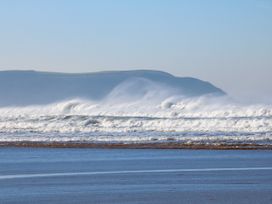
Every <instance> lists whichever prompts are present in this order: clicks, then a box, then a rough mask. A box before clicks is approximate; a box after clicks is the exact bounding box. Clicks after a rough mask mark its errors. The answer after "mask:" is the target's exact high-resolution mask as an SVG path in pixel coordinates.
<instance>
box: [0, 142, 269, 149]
mask: <svg viewBox="0 0 272 204" xmlns="http://www.w3.org/2000/svg"><path fill="white" fill-rule="evenodd" d="M0 147H47V148H48V147H51V148H109V149H121V148H122V149H207V150H209V149H210V150H272V144H265V145H260V144H243V143H236V144H235V143H234V144H213V143H210V144H202V143H190V144H188V143H180V142H154V143H152V142H148V143H104V142H96V143H95V142H92V143H91V142H76V141H73V142H29V141H23V142H0Z"/></svg>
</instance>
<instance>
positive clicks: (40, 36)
mask: <svg viewBox="0 0 272 204" xmlns="http://www.w3.org/2000/svg"><path fill="white" fill-rule="evenodd" d="M0 29H1V30H0V31H1V32H0V70H7V69H35V70H43V71H58V72H92V71H103V70H127V69H158V70H163V71H168V72H170V73H172V74H175V75H179V76H192V77H196V78H200V79H203V80H208V81H210V82H212V83H214V84H215V85H217V86H219V87H221V88H222V89H224V90H225V91H227V92H228V93H230V95H232V96H234V97H238V98H242V99H250V100H255V101H258V100H259V101H262V100H266V99H272V79H271V78H272V0H220V1H218V0H205V1H203V0H187V1H185V0H184V1H183V0H179V1H178V0H177V1H175V0H164V1H163V0H161V1H160V0H134V1H133V0H97V1H92V0H86V1H84V0H73V1H72V0H70V1H69V0H0ZM271 102H272V100H271Z"/></svg>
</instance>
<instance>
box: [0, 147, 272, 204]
mask: <svg viewBox="0 0 272 204" xmlns="http://www.w3.org/2000/svg"><path fill="white" fill-rule="evenodd" d="M271 153H272V152H271V151H269V150H254V151H253V150H250V151H249V150H243V151H240V150H227V151H225V150H221V151H216V150H180V149H95V148H16V147H2V148H0V203H1V204H2V203H3V204H6V203H7V204H11V203H12V204H13V203H15V204H16V203H23V204H26V203H40V204H43V203H58V204H62V203H63V204H64V203H65V204H70V203H71V204H72V203H115V204H122V203H129V204H138V203H139V204H147V203H151V204H160V203H173V204H174V203H175V204H176V203H204V204H205V203H238V204H239V203H246V204H251V203H260V204H262V203H271V202H272V154H271Z"/></svg>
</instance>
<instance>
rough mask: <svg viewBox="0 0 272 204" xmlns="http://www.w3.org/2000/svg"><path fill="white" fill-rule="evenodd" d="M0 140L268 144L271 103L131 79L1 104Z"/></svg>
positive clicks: (271, 136)
mask: <svg viewBox="0 0 272 204" xmlns="http://www.w3.org/2000/svg"><path fill="white" fill-rule="evenodd" d="M0 130H1V132H0V141H45V142H50V141H61V142H66V141H76V142H129V143H131V142H141V143H142V142H167V141H168V142H169V141H177V142H178V141H179V142H184V143H187V144H191V143H205V144H209V143H212V144H240V143H246V144H251V143H252V144H271V140H272V106H270V105H261V104H260V105H243V104H238V103H235V102H233V101H232V100H231V99H229V98H228V97H227V96H214V95H213V94H204V95H201V96H190V97H189V96H187V95H185V94H182V92H181V91H180V90H177V89H175V88H174V87H170V86H167V85H166V84H163V83H159V82H157V81H154V80H150V79H146V78H141V77H138V78H131V79H128V80H125V81H123V82H122V83H120V84H118V85H117V86H116V87H114V88H113V89H112V90H111V91H110V92H109V93H108V94H107V95H106V97H104V98H103V99H99V100H86V99H81V98H75V99H72V100H65V101H60V102H55V103H51V104H47V105H29V106H24V107H15V106H13V107H2V108H0Z"/></svg>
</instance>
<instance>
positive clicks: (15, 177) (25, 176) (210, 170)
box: [0, 167, 272, 180]
mask: <svg viewBox="0 0 272 204" xmlns="http://www.w3.org/2000/svg"><path fill="white" fill-rule="evenodd" d="M265 170H272V167H245V168H202V169H153V170H152V169H151V170H149V169H147V170H124V171H122V170H121V171H90V172H62V173H40V174H14V175H0V180H5V179H20V178H21V179H24V178H42V177H65V176H88V175H90V176H91V175H108V174H139V173H179V172H212V171H265Z"/></svg>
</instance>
